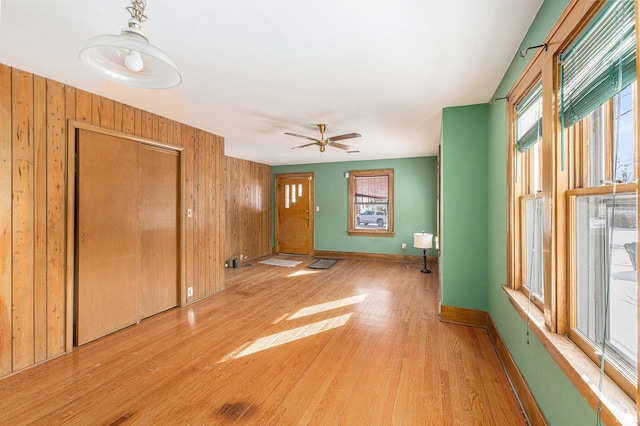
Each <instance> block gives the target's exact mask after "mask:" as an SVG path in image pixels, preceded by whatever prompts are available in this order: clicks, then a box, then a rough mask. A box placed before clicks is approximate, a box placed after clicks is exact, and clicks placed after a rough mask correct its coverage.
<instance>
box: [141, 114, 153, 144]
mask: <svg viewBox="0 0 640 426" xmlns="http://www.w3.org/2000/svg"><path fill="white" fill-rule="evenodd" d="M141 118H142V122H141V124H142V127H141V130H142V137H143V138H147V139H152V138H153V114H152V113H150V112H147V111H142V116H141Z"/></svg>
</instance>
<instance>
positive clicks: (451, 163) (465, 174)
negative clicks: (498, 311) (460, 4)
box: [440, 105, 489, 311]
mask: <svg viewBox="0 0 640 426" xmlns="http://www.w3.org/2000/svg"><path fill="white" fill-rule="evenodd" d="M488 123H489V107H488V105H472V106H464V107H454V108H445V109H444V111H443V112H442V223H441V225H442V240H441V241H442V256H441V264H440V271H442V295H441V297H442V303H443V304H445V305H449V306H458V307H463V308H469V309H479V310H483V311H486V310H488V308H489V306H488V282H489V281H488V265H487V262H488V256H487V238H488V230H487V223H488V220H489V219H488V216H487V215H488V203H489V197H488V158H487V156H488V150H487V148H488V144H489V132H488Z"/></svg>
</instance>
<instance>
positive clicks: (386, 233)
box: [347, 231, 396, 237]
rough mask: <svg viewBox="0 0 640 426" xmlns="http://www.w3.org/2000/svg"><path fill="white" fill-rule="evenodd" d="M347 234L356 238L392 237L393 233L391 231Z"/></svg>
mask: <svg viewBox="0 0 640 426" xmlns="http://www.w3.org/2000/svg"><path fill="white" fill-rule="evenodd" d="M347 234H349V235H351V236H352V237H353V236H358V237H393V236H394V235H396V233H395V232H391V231H347Z"/></svg>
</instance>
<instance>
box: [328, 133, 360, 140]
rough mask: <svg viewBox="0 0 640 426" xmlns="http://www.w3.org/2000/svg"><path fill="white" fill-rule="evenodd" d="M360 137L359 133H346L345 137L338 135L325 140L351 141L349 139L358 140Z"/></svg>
mask: <svg viewBox="0 0 640 426" xmlns="http://www.w3.org/2000/svg"><path fill="white" fill-rule="evenodd" d="M361 136H362V135H361V134H360V133H347V134H346V135H340V136H331V137H330V138H327V140H328V141H331V142H333V141H341V140H343V139H351V138H359V137H361Z"/></svg>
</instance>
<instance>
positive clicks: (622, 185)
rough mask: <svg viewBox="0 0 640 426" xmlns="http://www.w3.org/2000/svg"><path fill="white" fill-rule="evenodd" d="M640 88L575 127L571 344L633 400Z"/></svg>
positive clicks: (570, 220)
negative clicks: (639, 99) (638, 101)
mask: <svg viewBox="0 0 640 426" xmlns="http://www.w3.org/2000/svg"><path fill="white" fill-rule="evenodd" d="M635 87H636V85H635V83H633V84H630V85H629V86H627V87H626V88H624V89H623V90H621V91H620V92H619V93H617V94H616V95H614V96H613V98H611V99H610V100H608V101H606V102H605V103H604V104H603V105H602V106H600V107H598V108H597V109H596V110H595V111H593V112H592V113H591V114H589V115H588V116H587V117H585V118H584V119H582V120H581V121H579V122H577V123H576V124H574V125H573V126H572V129H570V130H569V131H568V132H567V133H568V135H569V136H568V137H569V142H570V146H577V147H580V149H579V150H577V153H576V154H574V158H575V159H576V160H577V164H578V165H579V167H576V174H577V176H576V179H575V180H576V182H581V183H582V187H577V188H575V189H573V190H571V191H569V194H568V195H569V214H568V225H569V227H570V229H571V230H572V231H573V232H571V233H569V235H568V243H569V247H570V249H571V250H572V252H573V253H574V254H575V261H574V263H573V266H572V267H571V268H569V271H568V272H569V277H570V280H569V284H570V286H569V298H570V300H571V301H573V303H572V304H571V305H570V306H571V307H570V309H569V312H568V315H569V330H568V335H569V337H570V338H571V339H572V340H573V341H574V342H575V343H576V344H577V345H578V346H580V347H581V348H582V349H583V350H584V351H585V353H587V354H588V355H589V356H590V357H591V358H592V359H593V360H594V362H597V363H599V357H600V355H601V354H602V351H603V349H604V350H605V351H606V354H607V357H606V359H607V361H606V363H605V371H607V373H608V374H609V375H610V376H612V377H616V378H617V381H618V383H620V384H621V385H622V386H623V387H624V388H625V390H627V393H630V392H635V386H636V385H637V377H638V372H637V363H638V340H637V331H638V327H637V325H638V323H637V315H638V274H637V272H636V271H637V268H636V257H637V255H636V245H637V241H638V235H637V217H638V216H637V194H636V189H637V185H636V184H635V183H630V182H635V167H634V161H635V160H634V158H635V157H636V152H635V151H636V148H635V135H634V126H633V116H634V114H633V99H634V97H635V96H634V93H635Z"/></svg>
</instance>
